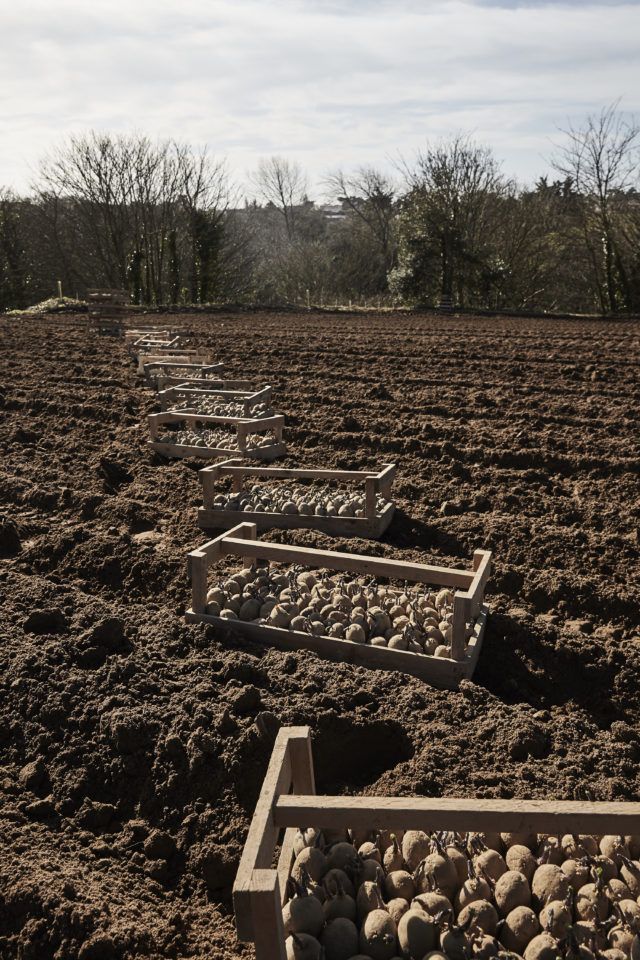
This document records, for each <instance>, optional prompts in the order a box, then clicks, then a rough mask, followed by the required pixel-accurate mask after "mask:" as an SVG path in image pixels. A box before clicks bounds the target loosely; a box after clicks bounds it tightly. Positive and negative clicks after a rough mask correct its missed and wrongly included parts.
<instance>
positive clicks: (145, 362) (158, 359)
mask: <svg viewBox="0 0 640 960" xmlns="http://www.w3.org/2000/svg"><path fill="white" fill-rule="evenodd" d="M136 357H137V360H138V373H142V374H144V376H145V377H147V379H148V378H149V376H150V375H151V374H152V373H153V372H154V370H156V371H159V370H162V369H163V368H165V367H168V366H171V365H173V366H174V367H190V366H192V367H194V368H196V369H197V370H200V368H201V367H202V366H203V364H205V363H206V362H207V361H208V357H205V356H203V355H202V354H200V353H198V351H197V350H195V349H193V348H192V349H190V350H171V351H166V352H164V353H163V352H162V351H161V350H151V351H149V350H146V351H145V350H143V351H140V352H139V353H137V354H136Z"/></svg>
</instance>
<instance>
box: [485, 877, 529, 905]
mask: <svg viewBox="0 0 640 960" xmlns="http://www.w3.org/2000/svg"><path fill="white" fill-rule="evenodd" d="M493 898H494V900H495V902H496V906H497V908H498V912H499V913H500V915H501V916H503V917H506V916H507V914H508V913H511V911H512V910H514V909H515V908H516V907H528V906H529V905H530V904H531V889H530V888H529V883H528V881H527V878H526V877H525V876H524V874H522V873H520V872H519V871H518V870H507V871H506V873H503V874H502V876H501V877H498V879H497V880H496V885H495V887H494V889H493Z"/></svg>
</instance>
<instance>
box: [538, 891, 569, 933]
mask: <svg viewBox="0 0 640 960" xmlns="http://www.w3.org/2000/svg"><path fill="white" fill-rule="evenodd" d="M572 920H573V916H572V912H571V909H570V906H569V905H568V904H567V903H566V902H564V901H561V900H550V901H549V902H548V903H547V904H546V905H545V906H544V907H543V908H542V910H541V911H540V926H541V927H542V929H543V930H545V931H546V932H547V933H550V934H551V935H552V936H554V937H557V938H558V939H560V938H561V937H564V936H566V933H567V927H568V926H569V925H570V924H571V922H572Z"/></svg>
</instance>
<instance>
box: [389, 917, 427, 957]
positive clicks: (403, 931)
mask: <svg viewBox="0 0 640 960" xmlns="http://www.w3.org/2000/svg"><path fill="white" fill-rule="evenodd" d="M397 926H398V945H399V946H400V950H401V951H402V955H403V956H405V957H423V956H424V955H425V953H429V952H430V951H431V950H433V949H434V948H435V946H436V945H437V932H436V925H435V923H434V921H433V917H431V916H430V914H428V913H426V912H425V911H424V910H421V909H420V907H411V909H410V910H407V912H406V913H404V914H403V915H402V917H401V918H400V923H399V924H398V925H397Z"/></svg>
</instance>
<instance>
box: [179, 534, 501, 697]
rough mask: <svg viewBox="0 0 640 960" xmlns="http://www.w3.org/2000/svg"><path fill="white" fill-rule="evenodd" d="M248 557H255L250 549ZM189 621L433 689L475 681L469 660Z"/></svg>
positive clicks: (190, 614) (196, 618)
mask: <svg viewBox="0 0 640 960" xmlns="http://www.w3.org/2000/svg"><path fill="white" fill-rule="evenodd" d="M245 554H248V555H249V556H251V555H252V554H251V553H250V552H249V549H247V550H246V551H245ZM185 620H186V622H187V623H210V624H212V625H213V626H217V627H218V628H219V629H220V630H221V631H222V630H225V631H226V630H236V631H237V632H238V633H241V634H242V635H243V636H246V637H249V638H250V639H253V640H257V641H259V642H261V643H265V642H267V643H268V644H269V645H270V646H274V647H278V648H280V649H282V650H310V651H311V652H312V653H317V654H318V656H320V657H323V658H324V659H326V660H334V661H335V662H336V663H353V664H358V665H359V666H363V667H371V668H378V669H382V670H396V671H399V672H400V673H406V674H409V675H410V676H412V677H418V679H420V680H424V681H425V682H426V683H429V684H430V685H431V686H433V687H438V688H441V689H447V690H448V689H455V688H456V687H457V686H458V684H459V683H460V681H461V680H464V679H469V678H470V677H471V666H470V663H471V661H470V658H467V657H465V659H464V660H451V659H450V658H448V657H433V656H430V655H428V654H425V653H412V652H411V651H409V650H392V649H390V648H389V647H376V646H372V645H370V644H368V643H352V642H351V641H350V640H344V639H342V638H341V637H328V636H325V635H319V636H314V635H312V634H309V633H303V632H302V631H300V630H286V629H283V628H280V627H270V626H267V625H266V624H261V623H246V622H245V621H243V620H224V619H222V618H221V617H212V616H210V615H209V614H206V613H205V614H202V613H200V614H198V613H195V611H194V609H193V607H191V608H190V609H189V610H187V612H186V614H185ZM482 640H483V633H480V635H479V637H478V638H477V639H476V641H475V642H476V644H477V645H478V647H480V646H481V644H482ZM478 652H479V650H478ZM476 660H477V657H476Z"/></svg>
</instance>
